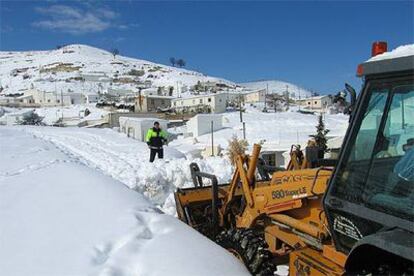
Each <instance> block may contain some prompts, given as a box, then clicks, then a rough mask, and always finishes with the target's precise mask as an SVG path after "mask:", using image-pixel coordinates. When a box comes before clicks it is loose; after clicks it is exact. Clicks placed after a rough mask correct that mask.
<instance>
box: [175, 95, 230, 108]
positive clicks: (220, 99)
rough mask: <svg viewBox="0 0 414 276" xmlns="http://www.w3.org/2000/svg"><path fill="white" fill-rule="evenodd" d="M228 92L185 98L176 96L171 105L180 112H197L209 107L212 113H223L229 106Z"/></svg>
mask: <svg viewBox="0 0 414 276" xmlns="http://www.w3.org/2000/svg"><path fill="white" fill-rule="evenodd" d="M227 97H228V96H227V93H217V94H205V95H197V96H191V97H185V98H176V99H173V100H172V102H171V106H172V107H173V108H174V109H175V110H176V111H178V112H183V111H185V112H197V111H198V110H200V109H204V108H208V109H209V111H210V112H211V113H223V112H225V111H226V106H227Z"/></svg>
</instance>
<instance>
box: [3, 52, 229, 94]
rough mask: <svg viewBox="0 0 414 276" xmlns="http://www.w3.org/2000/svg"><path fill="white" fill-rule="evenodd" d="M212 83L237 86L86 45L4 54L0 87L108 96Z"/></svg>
mask: <svg viewBox="0 0 414 276" xmlns="http://www.w3.org/2000/svg"><path fill="white" fill-rule="evenodd" d="M198 81H201V82H206V81H213V82H218V83H224V84H227V85H229V86H235V84H234V83H233V82H230V81H227V80H224V79H219V78H214V77H210V76H206V75H204V74H201V73H198V72H194V71H190V70H186V69H181V68H176V67H170V66H165V65H161V64H156V63H153V62H149V61H146V60H140V59H135V58H128V57H124V56H119V55H117V56H115V57H114V56H113V55H112V53H110V52H108V51H105V50H101V49H98V48H95V47H91V46H86V45H79V44H74V45H68V46H65V47H62V48H60V49H56V50H50V51H27V52H5V51H0V86H1V87H3V92H2V93H3V94H11V93H24V91H25V90H27V89H30V88H37V89H39V90H43V91H58V92H60V91H63V92H68V91H69V92H71V91H75V92H98V91H101V92H105V91H107V90H108V88H112V89H117V90H136V89H137V87H138V86H140V85H141V86H142V85H144V84H145V83H146V84H147V85H148V84H150V85H151V86H153V87H159V86H165V87H168V86H173V87H174V88H175V89H174V92H175V93H176V92H177V86H179V87H180V89H181V88H182V87H183V86H187V87H189V86H192V85H194V84H196V83H197V82H198Z"/></svg>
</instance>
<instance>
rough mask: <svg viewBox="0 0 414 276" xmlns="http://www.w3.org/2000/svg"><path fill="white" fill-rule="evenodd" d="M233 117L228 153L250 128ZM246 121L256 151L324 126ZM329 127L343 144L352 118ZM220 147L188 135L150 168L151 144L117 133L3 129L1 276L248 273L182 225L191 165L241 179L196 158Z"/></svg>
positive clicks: (263, 118)
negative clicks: (180, 199)
mask: <svg viewBox="0 0 414 276" xmlns="http://www.w3.org/2000/svg"><path fill="white" fill-rule="evenodd" d="M53 112H54V111H51V110H45V114H47V113H53ZM223 116H224V122H225V123H224V127H225V128H224V129H221V130H218V131H216V132H215V133H214V141H215V144H220V146H221V147H222V148H224V153H225V151H226V148H227V146H228V140H230V139H231V138H232V136H233V135H237V136H238V137H239V138H241V137H242V124H241V123H240V120H239V113H238V112H229V113H225V114H224V115H223ZM243 118H244V121H245V122H246V134H247V135H246V136H247V139H248V141H249V144H250V146H252V145H253V143H257V142H262V144H263V148H264V149H273V150H274V149H281V150H288V149H289V148H290V145H291V144H296V143H299V144H302V145H303V144H306V141H307V140H308V138H309V135H310V134H313V133H314V132H315V125H316V124H317V116H315V115H305V114H301V113H297V112H283V113H262V112H259V111H257V110H256V109H255V108H252V107H248V108H247V111H246V112H245V113H243ZM325 123H326V126H327V128H328V129H330V130H331V132H330V133H329V134H330V135H331V136H338V137H340V136H342V135H344V133H345V131H346V128H347V125H348V117H347V116H344V115H325ZM181 130H182V128H178V129H170V130H169V131H171V132H173V131H175V132H177V133H179V132H180V131H181ZM210 142H211V141H210V134H206V135H202V136H200V137H197V138H192V137H189V138H183V136H179V139H177V140H174V141H173V142H171V143H170V144H169V145H168V146H166V147H165V159H163V160H156V161H155V162H154V163H149V162H148V157H149V156H148V155H149V154H148V147H147V145H146V144H145V143H143V142H139V141H137V140H133V139H131V138H128V137H126V135H125V134H122V133H119V132H118V131H117V130H116V129H93V128H77V127H67V128H58V127H35V126H14V127H0V147H1V153H2V158H1V159H0V244H1V246H0V271H1V272H2V273H1V274H4V275H28V274H30V275H90V274H92V275H94V274H95V275H96V274H100V275H177V274H182V275H243V274H244V273H245V272H246V271H245V269H244V267H243V266H240V264H239V263H238V261H237V260H235V259H234V258H233V257H232V256H230V255H229V254H227V253H226V252H224V251H222V250H221V248H219V247H218V246H216V245H215V244H214V243H212V242H210V241H209V240H207V239H205V238H203V237H202V236H201V235H199V234H198V233H196V232H195V231H192V230H191V229H190V228H188V227H187V226H186V225H184V224H183V223H181V222H179V221H178V220H177V219H176V218H174V215H175V202H174V198H173V192H174V191H175V190H176V188H177V187H189V186H192V183H191V175H190V170H189V164H190V163H191V162H197V163H198V164H199V165H200V167H201V170H203V171H206V172H211V173H214V174H216V175H217V177H218V179H219V182H221V183H223V182H227V181H229V180H230V178H231V175H232V167H231V165H230V162H229V160H228V158H227V156H226V155H225V154H224V155H223V156H218V157H207V158H203V159H200V158H197V157H194V155H193V153H194V151H195V150H197V149H200V148H204V147H205V146H206V145H209V144H210ZM159 210H161V211H162V212H164V213H165V214H163V213H161V211H159ZM168 214H170V215H173V216H169V215H168ZM205 259H208V260H209V261H208V262H205V261H204V260H205Z"/></svg>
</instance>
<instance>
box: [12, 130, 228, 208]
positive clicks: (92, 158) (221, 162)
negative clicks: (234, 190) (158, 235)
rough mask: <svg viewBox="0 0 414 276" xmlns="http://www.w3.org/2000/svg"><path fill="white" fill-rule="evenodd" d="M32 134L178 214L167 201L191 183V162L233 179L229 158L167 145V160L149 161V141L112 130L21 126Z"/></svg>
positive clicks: (225, 178)
mask: <svg viewBox="0 0 414 276" xmlns="http://www.w3.org/2000/svg"><path fill="white" fill-rule="evenodd" d="M20 129H21V130H24V131H26V132H28V133H31V134H32V135H34V136H36V137H38V138H41V139H43V140H46V141H49V142H52V143H53V144H54V145H56V146H57V147H58V148H60V149H61V150H62V151H64V152H66V153H68V154H71V155H74V156H76V157H77V158H79V160H80V161H81V162H83V163H85V164H86V165H88V166H89V167H92V168H96V169H98V170H100V171H101V172H103V173H105V174H107V175H110V176H112V177H113V178H115V179H116V180H119V181H120V182H122V183H124V184H125V185H127V186H128V187H130V188H132V189H134V190H136V191H138V192H140V193H142V194H143V195H145V196H146V197H147V198H149V199H150V200H151V201H152V202H153V203H154V204H156V205H158V206H161V207H162V206H164V208H165V211H166V212H168V213H169V214H175V206H174V204H173V202H171V201H170V200H167V199H168V197H169V195H170V194H172V193H173V192H174V191H175V189H176V188H177V187H188V186H190V185H192V184H191V175H190V170H189V165H190V163H191V162H194V161H195V162H197V163H199V165H200V166H201V168H202V169H203V170H205V171H208V172H214V173H215V174H217V176H218V179H219V181H221V182H225V181H228V179H230V177H231V174H232V171H231V166H230V164H229V162H228V161H227V159H225V158H220V157H217V158H207V159H203V160H198V159H197V160H192V159H187V158H186V156H185V155H184V154H183V153H181V152H179V151H177V150H176V149H175V148H174V147H169V146H167V147H165V150H164V151H165V159H164V160H156V161H155V162H154V163H149V162H148V159H149V150H148V146H147V145H146V143H143V142H139V141H137V140H133V139H131V138H128V137H126V135H125V134H121V133H118V132H116V131H113V130H111V129H84V128H53V127H21V128H20Z"/></svg>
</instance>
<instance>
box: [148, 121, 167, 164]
mask: <svg viewBox="0 0 414 276" xmlns="http://www.w3.org/2000/svg"><path fill="white" fill-rule="evenodd" d="M145 141H146V142H147V145H148V147H149V148H150V162H151V163H152V162H154V159H155V155H156V154H158V158H160V159H162V158H164V149H163V148H162V146H163V145H164V143H166V142H167V133H166V132H165V131H164V130H162V129H161V128H160V123H158V122H155V123H154V127H152V128H150V129H148V131H147V135H146V137H145Z"/></svg>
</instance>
